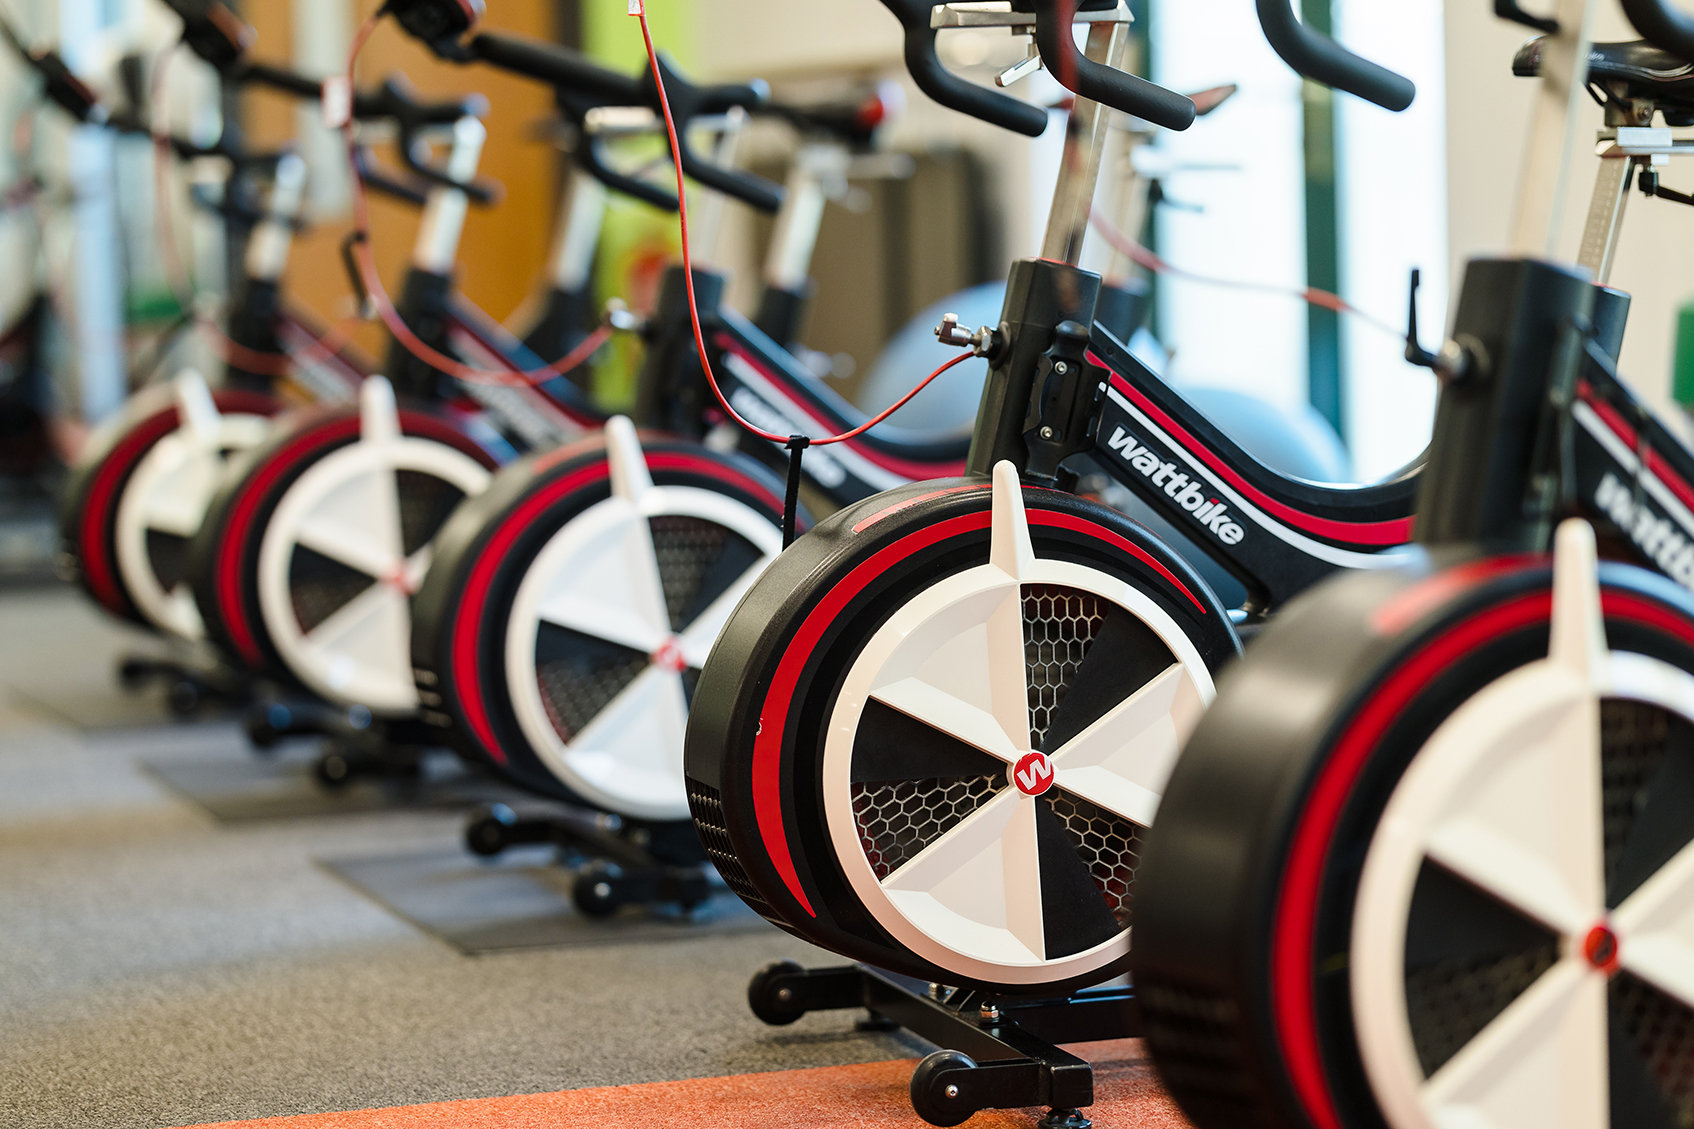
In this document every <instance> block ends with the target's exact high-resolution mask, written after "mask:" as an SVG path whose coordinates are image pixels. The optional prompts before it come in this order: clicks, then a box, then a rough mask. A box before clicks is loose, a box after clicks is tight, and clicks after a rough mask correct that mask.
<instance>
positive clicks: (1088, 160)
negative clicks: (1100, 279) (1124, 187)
mask: <svg viewBox="0 0 1694 1129" xmlns="http://www.w3.org/2000/svg"><path fill="white" fill-rule="evenodd" d="M1128 46H1129V26H1128V24H1125V23H1094V24H1090V25H1089V27H1088V46H1087V49H1086V52H1087V55H1088V57H1089V58H1090V59H1092V60H1093V61H1094V62H1097V63H1105V64H1106V65H1107V66H1110V67H1117V68H1120V69H1121V67H1122V65H1123V61H1124V54H1125V52H1126V50H1127V49H1128ZM1110 118H1111V111H1110V110H1108V109H1106V108H1105V107H1104V106H1102V105H1100V103H1098V102H1095V101H1093V100H1091V99H1088V98H1082V97H1078V98H1077V99H1076V101H1075V104H1074V105H1073V106H1072V109H1071V120H1070V127H1069V130H1068V132H1067V133H1066V134H1065V156H1064V163H1063V164H1062V165H1061V166H1060V167H1059V183H1058V186H1057V188H1055V189H1054V191H1053V210H1052V211H1051V212H1050V213H1048V216H1047V236H1046V238H1045V239H1044V240H1042V243H1041V257H1042V258H1044V259H1050V260H1053V261H1056V262H1061V263H1067V264H1069V265H1071V266H1075V265H1076V264H1077V260H1078V259H1080V258H1081V257H1082V244H1083V240H1084V239H1085V238H1086V237H1087V235H1088V215H1089V211H1090V209H1092V208H1093V206H1094V188H1095V185H1096V184H1097V182H1098V181H1099V179H1100V156H1101V154H1102V153H1103V152H1104V150H1105V147H1106V131H1107V128H1108V126H1109V123H1110Z"/></svg>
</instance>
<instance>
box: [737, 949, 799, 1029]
mask: <svg viewBox="0 0 1694 1129" xmlns="http://www.w3.org/2000/svg"><path fill="white" fill-rule="evenodd" d="M805 971H806V970H805V968H804V967H803V966H801V965H799V964H797V963H795V962H794V961H791V960H778V961H772V962H771V963H770V964H767V965H765V967H763V968H761V969H759V971H757V972H755V973H754V974H753V979H752V980H750V981H749V982H748V984H747V1006H748V1007H749V1008H750V1009H751V1010H752V1012H753V1014H754V1015H756V1016H758V1017H759V1019H760V1021H762V1022H764V1023H768V1024H770V1025H771V1026H772V1027H786V1026H788V1025H789V1024H790V1023H794V1022H796V1021H797V1020H798V1019H799V1018H800V1017H801V1016H802V1015H805V1014H806V1010H805V1009H804V1008H802V1007H799V1006H797V1005H796V1003H795V1000H794V991H793V989H791V988H778V987H776V985H775V984H774V983H773V981H774V980H775V979H776V978H777V977H778V976H793V975H796V974H798V973H802V972H805Z"/></svg>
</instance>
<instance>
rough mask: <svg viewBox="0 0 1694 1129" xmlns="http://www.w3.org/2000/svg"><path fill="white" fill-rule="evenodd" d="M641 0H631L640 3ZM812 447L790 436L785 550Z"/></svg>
mask: <svg viewBox="0 0 1694 1129" xmlns="http://www.w3.org/2000/svg"><path fill="white" fill-rule="evenodd" d="M639 2H640V0H630V3H632V4H635V3H639ZM811 445H812V439H811V436H809V435H790V436H789V437H788V443H787V444H786V446H787V447H788V491H787V493H785V494H784V495H783V499H782V547H783V548H784V549H786V548H788V546H790V545H792V544H794V524H795V517H796V515H797V514H798V513H799V510H800V460H801V458H802V457H803V456H804V455H805V453H806V448H807V447H810V446H811Z"/></svg>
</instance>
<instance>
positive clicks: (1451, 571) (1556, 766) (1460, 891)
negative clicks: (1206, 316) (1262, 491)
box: [1135, 0, 1694, 1129]
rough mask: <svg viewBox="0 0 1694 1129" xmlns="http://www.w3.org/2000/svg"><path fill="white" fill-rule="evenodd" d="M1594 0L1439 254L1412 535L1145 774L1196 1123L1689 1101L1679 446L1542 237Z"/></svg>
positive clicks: (1688, 805) (1692, 837) (1550, 223)
mask: <svg viewBox="0 0 1694 1129" xmlns="http://www.w3.org/2000/svg"><path fill="white" fill-rule="evenodd" d="M1261 7H1262V6H1261ZM1625 10H1626V12H1627V13H1628V14H1629V16H1630V18H1631V19H1632V21H1633V22H1634V23H1635V26H1636V28H1637V30H1639V31H1640V32H1641V33H1642V34H1643V35H1644V36H1646V37H1647V39H1648V40H1649V42H1651V43H1653V44H1654V45H1655V46H1656V47H1658V48H1660V49H1662V50H1663V51H1664V52H1667V53H1668V58H1669V59H1670V60H1671V61H1672V63H1673V64H1674V65H1673V66H1669V67H1664V68H1663V69H1661V68H1660V67H1658V66H1656V65H1655V66H1654V67H1653V68H1652V69H1651V70H1650V71H1640V72H1637V73H1634V74H1631V75H1628V76H1627V77H1626V78H1622V79H1620V81H1622V82H1624V83H1625V84H1626V85H1627V86H1629V87H1632V88H1633V89H1634V91H1635V92H1637V93H1641V94H1657V95H1658V96H1661V97H1663V96H1666V95H1671V94H1674V93H1675V91H1674V89H1673V88H1672V87H1673V83H1674V80H1675V78H1676V75H1677V74H1678V73H1679V72H1682V73H1685V72H1686V65H1685V64H1684V63H1682V60H1686V59H1694V22H1691V21H1690V20H1689V19H1688V17H1686V16H1684V15H1681V14H1680V13H1679V12H1677V11H1674V10H1672V9H1670V8H1668V7H1666V6H1662V5H1660V4H1659V3H1657V2H1656V0H1629V2H1628V3H1626V4H1625ZM1587 16H1588V12H1587V5H1586V4H1585V3H1584V2H1582V0H1569V2H1566V3H1562V4H1561V5H1560V6H1559V9H1558V12H1557V20H1556V23H1555V24H1554V25H1553V27H1552V28H1547V27H1543V28H1542V30H1551V31H1552V33H1553V34H1552V36H1551V37H1550V38H1549V39H1548V40H1546V41H1544V44H1543V47H1544V56H1543V61H1542V65H1541V70H1542V78H1541V84H1542V85H1541V91H1540V94H1539V98H1538V101H1537V104H1536V111H1535V118H1534V122H1533V125H1532V132H1531V139H1530V144H1529V147H1528V150H1527V159H1526V163H1525V167H1524V172H1523V180H1522V188H1521V189H1520V196H1519V201H1518V211H1517V219H1516V222H1515V224H1514V230H1513V239H1512V244H1513V254H1514V257H1511V258H1501V259H1479V260H1475V261H1473V262H1472V263H1471V264H1470V265H1469V267H1468V269H1467V272H1466V277H1465V283H1464V288H1463V292H1462V296H1461V299H1460V303H1459V307H1458V312H1457V314H1456V316H1455V321H1454V330H1453V336H1452V339H1451V342H1450V343H1449V345H1448V347H1447V348H1446V349H1444V350H1443V355H1444V356H1445V358H1446V363H1444V364H1443V367H1442V370H1441V372H1442V376H1443V385H1444V387H1443V389H1442V393H1441V399H1440V405H1439V407H1438V410H1437V418H1436V433H1435V443H1434V445H1433V446H1432V448H1431V451H1430V456H1429V472H1428V475H1427V476H1426V477H1427V481H1426V482H1425V484H1424V489H1423V492H1422V494H1421V495H1420V498H1419V511H1418V540H1419V542H1420V547H1421V551H1420V552H1419V553H1418V554H1417V556H1416V557H1415V558H1414V559H1413V560H1412V561H1410V562H1409V563H1407V564H1406V565H1405V566H1404V567H1402V568H1399V569H1396V570H1393V571H1389V572H1383V573H1377V574H1372V575H1369V576H1346V577H1341V578H1337V579H1336V580H1334V581H1331V582H1330V583H1328V584H1325V585H1324V586H1322V587H1321V588H1318V589H1315V590H1314V591H1313V592H1311V593H1310V594H1309V595H1308V596H1307V597H1305V598H1303V599H1302V600H1300V601H1299V602H1298V603H1297V604H1296V605H1294V606H1292V607H1290V608H1289V609H1288V611H1287V612H1286V613H1285V614H1284V615H1283V616H1281V617H1280V618H1279V619H1278V620H1277V621H1276V622H1275V623H1273V624H1271V625H1270V627H1269V628H1268V629H1267V630H1266V631H1265V633H1264V635H1263V636H1262V637H1261V638H1260V639H1259V640H1258V641H1257V642H1256V643H1255V645H1254V646H1253V648H1252V649H1250V650H1249V652H1248V654H1247V656H1246V658H1245V659H1243V660H1242V662H1241V663H1240V665H1239V666H1238V667H1237V668H1236V669H1235V670H1233V671H1232V672H1231V674H1230V675H1229V677H1228V679H1227V680H1226V682H1225V683H1224V684H1223V686H1222V687H1221V692H1220V694H1219V697H1218V700H1217V703H1216V704H1215V705H1214V706H1213V707H1212V709H1211V711H1210V712H1209V713H1208V714H1207V715H1206V717H1205V718H1204V720H1202V721H1201V723H1200V725H1199V727H1198V728H1197V729H1196V730H1195V732H1194V735H1193V737H1192V738H1191V739H1190V740H1189V742H1188V745H1187V748H1186V749H1185V750H1184V752H1183V755H1182V758H1181V760H1180V761H1179V762H1178V764H1177V766H1176V770H1175V771H1174V772H1173V773H1172V775H1171V778H1170V782H1169V785H1168V787H1167V789H1166V792H1165V797H1164V803H1163V806H1162V807H1161V808H1160V811H1159V823H1158V829H1157V832H1156V834H1155V835H1154V837H1153V839H1152V841H1151V843H1150V845H1149V847H1148V850H1147V852H1146V855H1145V859H1144V862H1143V865H1142V867H1141V871H1140V878H1141V886H1140V893H1139V897H1138V903H1137V928H1136V932H1137V937H1136V965H1135V977H1136V983H1137V987H1138V989H1139V990H1140V992H1141V1002H1142V1008H1143V1011H1144V1014H1145V1017H1146V1026H1147V1038H1148V1043H1149V1046H1150V1048H1151V1049H1152V1051H1153V1054H1154V1057H1155V1060H1156V1062H1157V1064H1158V1067H1159V1070H1160V1073H1161V1074H1162V1076H1163V1077H1164V1079H1165V1081H1166V1083H1167V1085H1168V1086H1169V1088H1170V1090H1171V1092H1172V1094H1173V1095H1174V1096H1175V1097H1176V1099H1177V1100H1178V1102H1179V1103H1180V1104H1181V1105H1182V1107H1183V1109H1184V1111H1185V1112H1186V1113H1187V1114H1188V1116H1189V1117H1190V1118H1191V1119H1192V1120H1193V1121H1194V1123H1195V1124H1196V1125H1198V1126H1201V1127H1203V1129H1204V1127H1209V1126H1225V1125H1228V1126H1236V1125H1243V1124H1253V1125H1265V1126H1296V1125H1298V1126H1308V1125H1316V1126H1327V1127H1332V1129H1341V1127H1353V1126H1384V1125H1386V1126H1391V1127H1393V1129H1412V1127H1417V1129H1424V1127H1428V1126H1447V1125H1460V1124H1464V1125H1489V1126H1495V1127H1498V1129H1517V1127H1519V1126H1524V1127H1528V1126H1532V1125H1533V1126H1544V1125H1549V1124H1557V1125H1561V1126H1567V1127H1570V1129H1590V1127H1595V1129H1598V1127H1602V1126H1607V1125H1610V1126H1615V1127H1623V1126H1628V1127H1630V1129H1661V1127H1666V1129H1668V1127H1670V1126H1676V1125H1686V1124H1688V1123H1689V1120H1690V1118H1691V1117H1694V1089H1691V1088H1690V1084H1689V1080H1690V1078H1694V1042H1691V1041H1690V1039H1689V1035H1688V1033H1689V1031H1690V1030H1691V1029H1694V916H1691V909H1690V907H1691V906H1694V815H1691V813H1694V599H1691V598H1690V595H1689V593H1688V591H1687V590H1686V582H1687V576H1686V569H1685V559H1686V558H1687V557H1688V556H1689V555H1690V550H1689V549H1688V547H1687V546H1688V544H1689V542H1688V540H1687V539H1686V536H1685V531H1686V529H1687V525H1686V502H1685V500H1684V499H1686V498H1687V497H1688V496H1689V485H1688V484H1689V482H1690V481H1691V480H1690V479H1689V478H1688V477H1687V473H1688V470H1689V469H1690V466H1691V465H1694V464H1691V461H1690V459H1689V456H1688V452H1687V451H1686V450H1685V449H1684V448H1683V447H1681V445H1680V444H1678V443H1676V442H1675V441H1674V440H1672V439H1671V438H1670V437H1669V436H1668V434H1667V433H1666V432H1665V431H1664V430H1663V429H1661V428H1659V427H1658V426H1657V425H1656V424H1651V422H1650V417H1649V416H1648V415H1647V413H1645V411H1643V410H1642V409H1640V408H1639V406H1637V405H1636V404H1635V403H1634V402H1633V400H1629V399H1626V398H1623V397H1621V389H1620V388H1619V387H1618V386H1617V384H1616V381H1615V377H1614V374H1613V372H1612V365H1611V362H1610V358H1609V357H1608V356H1607V355H1606V353H1605V350H1604V349H1603V348H1600V347H1598V345H1597V343H1596V341H1595V328H1596V324H1597V318H1596V314H1595V311H1596V310H1597V309H1599V308H1600V307H1599V306H1598V305H1597V303H1599V302H1601V301H1602V299H1603V298H1604V297H1605V295H1606V294H1607V292H1606V291H1605V290H1603V289H1601V288H1599V287H1596V286H1595V285H1593V279H1592V277H1591V275H1590V272H1589V271H1588V270H1586V269H1582V268H1580V267H1572V266H1570V265H1567V264H1564V263H1560V262H1557V261H1553V260H1552V258H1551V255H1550V254H1549V250H1550V248H1552V247H1553V246H1554V245H1555V240H1556V238H1557V233H1558V230H1559V228H1558V222H1557V221H1558V219H1559V216H1558V214H1557V208H1556V207H1555V206H1554V204H1553V200H1555V199H1557V194H1556V187H1557V185H1558V181H1559V178H1560V177H1561V176H1562V175H1563V172H1564V170H1565V168H1566V167H1567V165H1566V162H1567V160H1568V158H1569V152H1568V148H1567V145H1566V144H1565V143H1564V142H1565V139H1566V138H1569V137H1572V136H1574V131H1571V130H1568V129H1567V128H1566V120H1567V115H1568V113H1570V112H1571V110H1572V103H1573V102H1575V101H1576V99H1574V98H1573V97H1572V94H1573V92H1574V93H1575V94H1576V95H1577V96H1580V86H1581V81H1580V80H1581V78H1582V75H1583V71H1582V68H1583V67H1585V66H1586V67H1588V77H1590V78H1592V77H1593V76H1594V71H1595V69H1596V64H1598V65H1604V66H1607V67H1610V66H1611V62H1612V60H1613V59H1614V58H1615V54H1614V51H1615V45H1600V47H1599V48H1598V49H1597V50H1596V52H1595V55H1594V56H1592V58H1593V59H1594V60H1595V62H1594V63H1590V61H1589V60H1590V58H1591V56H1590V54H1589V51H1590V48H1589V44H1588V42H1587V32H1586V29H1587V27H1588V23H1587V22H1586V21H1587ZM1644 53H1645V52H1643V51H1642V50H1641V49H1640V48H1639V47H1637V46H1632V47H1631V48H1630V51H1629V54H1631V55H1634V56H1636V57H1639V56H1640V55H1642V54H1644ZM1654 54H1655V55H1658V52H1654ZM1658 57H1659V58H1660V59H1664V58H1666V56H1664V55H1658ZM1611 77H1613V78H1617V77H1618V76H1616V74H1615V73H1614V75H1613V76H1611ZM1610 85H1611V84H1610V82H1608V87H1609V86H1610ZM1626 93H1627V92H1626ZM1631 100H1632V101H1633V99H1631ZM1667 100H1668V101H1671V108H1672V114H1676V115H1678V116H1680V115H1681V113H1682V111H1681V109H1680V108H1676V106H1675V101H1674V100H1673V99H1667ZM1577 104H1580V103H1577ZM1609 112H1610V111H1609ZM1666 116H1667V118H1668V117H1671V114H1667V115H1666ZM1650 124H1651V122H1650V119H1649V120H1645V121H1644V120H1641V119H1637V120H1636V121H1635V122H1634V124H1633V125H1632V126H1630V127H1627V128H1645V127H1647V126H1649V125H1650ZM1620 132H1621V131H1620ZM1618 141H1619V142H1620V143H1623V142H1624V139H1622V138H1620V139H1618ZM1620 163H1621V162H1620ZM1623 179H1624V178H1622V177H1618V178H1617V180H1618V181H1620V182H1621V181H1623ZM1620 195H1621V193H1620ZM1591 230H1592V225H1591ZM1600 389H1612V390H1613V393H1612V395H1611V396H1600V397H1597V396H1596V395H1595V393H1596V390H1600ZM1603 408H1610V409H1612V410H1613V412H1615V415H1609V414H1608V413H1607V412H1605V411H1603V410H1602V409H1603ZM1595 417H1599V423H1600V424H1601V425H1602V426H1600V427H1598V428H1597V427H1596V426H1595V423H1594V419H1595ZM1614 425H1623V426H1627V427H1628V428H1629V429H1630V430H1629V431H1628V432H1624V431H1621V430H1612V428H1613V427H1614ZM1625 434H1628V435H1629V437H1630V438H1629V440H1628V441H1625V440H1624V439H1623V435H1625ZM1596 533H1598V548H1599V549H1600V550H1601V551H1603V552H1604V554H1605V555H1606V556H1608V557H1610V556H1625V557H1627V556H1634V557H1636V558H1637V559H1643V558H1645V559H1647V560H1650V561H1652V562H1654V563H1656V564H1658V565H1659V566H1661V567H1663V568H1664V570H1665V571H1666V572H1668V573H1670V575H1671V577H1673V578H1675V579H1676V580H1680V581H1682V582H1683V583H1682V584H1678V583H1673V582H1672V580H1670V579H1667V578H1666V577H1664V576H1660V575H1656V574H1654V573H1652V572H1649V571H1647V570H1644V569H1642V568H1637V567H1634V566H1632V565H1629V564H1626V563H1622V562H1621V561H1617V560H1599V559H1597V544H1596ZM1549 542H1551V548H1552V552H1551V554H1550V555H1549V553H1548V548H1549Z"/></svg>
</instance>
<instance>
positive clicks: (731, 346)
mask: <svg viewBox="0 0 1694 1129" xmlns="http://www.w3.org/2000/svg"><path fill="white" fill-rule="evenodd" d="M718 345H719V346H720V347H721V348H722V349H723V350H724V351H725V352H727V353H733V354H735V355H736V356H737V357H739V358H740V359H741V360H742V361H744V362H746V363H747V365H748V366H749V367H750V368H752V369H753V371H754V372H757V373H758V374H759V375H760V376H762V377H764V378H765V379H766V380H768V381H770V382H771V383H772V384H773V385H775V386H776V387H778V388H781V387H782V385H783V384H784V383H786V378H785V377H780V376H776V375H774V374H773V373H772V372H771V371H770V370H769V369H768V368H766V367H765V366H764V365H761V364H760V363H759V362H758V361H757V360H756V359H754V358H753V356H752V355H751V354H749V353H747V352H746V351H745V350H743V349H742V348H741V347H740V346H739V345H737V344H735V343H734V342H733V341H732V340H731V339H730V338H727V337H721V338H719V339H718ZM787 400H788V406H789V407H791V408H793V409H794V410H795V411H796V412H799V413H800V414H801V415H802V416H804V417H805V418H806V420H807V421H808V422H809V423H810V424H811V425H812V426H813V427H814V428H816V429H817V430H818V431H820V432H821V433H823V434H824V435H829V434H831V433H833V432H834V431H835V430H836V429H837V428H838V427H840V426H841V425H840V424H838V423H832V422H830V421H829V420H827V419H824V418H823V417H822V416H819V415H817V414H816V413H815V412H813V411H812V410H811V409H810V408H808V407H807V406H806V405H805V404H804V403H802V402H801V401H800V400H798V399H796V398H793V397H788V398H787ZM845 446H847V447H848V448H850V449H851V450H852V451H854V452H855V453H856V454H858V455H859V456H860V457H861V458H864V459H865V460H867V461H869V462H873V463H875V464H876V465H877V466H879V467H881V468H882V469H883V470H886V471H888V472H889V473H890V474H897V475H899V476H900V477H902V478H907V479H910V480H911V481H913V482H919V481H921V480H923V479H925V478H952V477H954V476H956V475H960V474H963V473H965V460H964V459H950V460H947V461H945V462H933V463H926V462H919V461H918V460H916V459H902V458H899V457H898V456H896V455H889V454H885V453H884V452H882V451H880V450H878V449H877V448H875V447H873V446H871V445H870V444H869V443H867V442H864V441H863V440H862V439H849V440H847V441H846V443H845Z"/></svg>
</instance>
